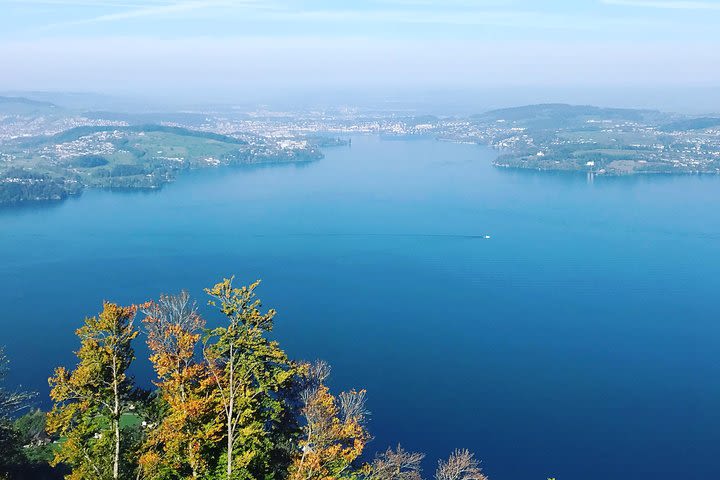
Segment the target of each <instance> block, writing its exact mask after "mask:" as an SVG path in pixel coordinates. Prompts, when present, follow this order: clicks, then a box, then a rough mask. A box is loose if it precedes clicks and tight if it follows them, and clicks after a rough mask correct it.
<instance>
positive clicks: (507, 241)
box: [0, 137, 720, 480]
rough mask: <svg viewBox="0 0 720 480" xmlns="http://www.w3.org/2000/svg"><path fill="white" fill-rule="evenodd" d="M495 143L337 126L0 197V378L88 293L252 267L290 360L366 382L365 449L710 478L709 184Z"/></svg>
mask: <svg viewBox="0 0 720 480" xmlns="http://www.w3.org/2000/svg"><path fill="white" fill-rule="evenodd" d="M494 155H495V153H494V152H493V151H491V150H488V149H485V148H482V147H477V146H472V145H456V144H450V143H442V142H436V141H415V142H406V141H394V142H390V141H381V140H379V139H377V138H374V137H358V138H355V139H354V140H353V144H352V147H350V148H337V149H329V150H327V157H326V158H325V159H324V160H322V161H319V162H316V163H313V164H310V165H305V166H300V167H295V166H282V167H265V168H252V169H239V170H223V171H201V172H195V173H192V174H189V175H187V176H184V177H182V178H181V179H180V180H179V181H178V182H177V183H175V184H173V185H170V186H168V187H167V188H165V189H163V190H162V191H160V192H153V193H130V194H127V193H111V192H102V191H89V192H86V193H85V194H84V195H83V196H82V197H81V198H78V199H72V200H70V201H67V202H65V203H62V204H60V205H55V206H49V207H37V208H20V209H6V210H2V211H0V304H2V306H3V310H2V315H1V316H0V322H1V324H2V327H3V328H2V332H3V333H2V334H0V335H1V336H0V344H6V345H7V351H8V353H9V355H10V357H11V359H12V361H13V367H14V371H13V375H12V378H11V380H12V381H13V382H22V383H24V384H25V385H27V386H30V387H32V388H34V389H37V390H39V391H40V392H41V395H42V396H43V397H44V396H46V394H47V383H46V380H45V379H46V378H47V377H48V376H49V375H50V373H51V370H52V368H53V367H54V366H55V365H58V364H62V363H68V364H70V363H71V362H72V361H73V359H72V351H73V350H74V349H75V348H76V347H77V342H76V339H75V337H74V335H73V331H74V329H75V328H77V327H78V326H79V325H80V323H81V321H82V318H83V317H84V316H85V315H91V314H94V313H96V312H97V311H98V309H99V308H100V302H101V301H102V299H104V298H107V299H110V300H113V301H117V302H123V303H129V302H140V301H143V300H146V299H147V298H150V297H154V296H157V295H158V294H159V293H161V292H175V291H178V290H179V289H181V288H187V289H189V290H190V291H191V293H193V294H194V295H195V296H196V297H197V298H198V300H199V301H200V303H203V304H204V302H205V298H204V297H203V296H202V288H203V287H204V286H209V285H211V284H212V283H213V282H214V281H216V280H218V279H220V278H221V277H222V276H223V275H230V274H233V273H234V274H236V275H237V278H238V280H239V281H251V280H254V279H255V278H262V279H263V281H264V284H263V286H262V288H261V290H260V293H261V295H262V297H263V298H264V300H265V303H266V305H267V306H273V307H275V308H277V309H278V310H279V314H278V317H277V331H276V336H277V337H278V338H279V339H280V340H281V341H282V343H283V345H284V346H285V347H286V348H287V350H288V351H289V352H290V353H291V355H292V356H293V357H295V358H305V359H313V358H317V357H320V358H324V359H326V360H328V361H329V362H330V363H331V364H332V365H333V366H334V377H333V378H334V380H333V386H334V387H336V388H351V387H355V388H366V389H367V390H368V396H369V408H370V409H371V410H372V419H371V425H370V427H371V429H372V432H373V434H374V436H375V439H374V440H373V442H372V443H371V449H372V450H383V449H385V448H386V447H387V446H389V445H394V444H396V443H397V442H402V444H403V445H404V446H405V447H406V448H407V449H412V450H419V451H424V452H427V454H428V462H427V465H428V469H430V468H432V467H433V466H434V464H435V462H436V460H437V458H439V457H441V456H443V457H444V456H446V455H447V454H449V453H450V451H451V450H452V449H454V448H457V447H467V448H470V449H472V450H473V451H475V452H476V453H477V454H478V456H479V457H480V458H482V459H483V462H484V466H485V470H486V471H487V473H488V474H489V475H491V478H493V479H497V480H525V479H527V480H530V479H545V478H547V477H553V476H554V477H557V478H558V479H559V480H566V479H567V480H580V479H582V480H594V479H598V480H599V479H603V480H606V479H608V478H618V479H646V478H657V477H661V476H662V478H682V479H683V480H693V479H697V480H706V479H709V478H716V477H717V476H718V475H720V463H719V462H717V460H716V457H717V454H718V445H720V413H718V412H719V411H720V410H719V409H718V408H717V407H718V405H719V404H720V302H718V291H719V287H720V178H717V177H696V176H685V177H665V176H655V177H633V178H597V179H596V180H595V182H594V184H591V185H590V184H588V183H587V181H586V178H585V177H584V176H582V175H555V174H549V173H539V172H512V171H505V170H497V169H494V168H493V167H492V166H491V165H490V161H491V160H492V158H493V156H494ZM486 234H487V235H491V237H492V238H490V239H484V238H482V236H484V235H486ZM138 353H139V355H138V356H139V357H141V359H140V361H139V362H138V365H137V369H136V371H137V373H138V374H139V375H145V373H146V372H147V370H148V367H147V364H146V363H145V361H144V359H143V357H144V352H143V350H142V346H141V345H139V346H138ZM426 473H427V474H428V476H431V472H429V471H428V472H426Z"/></svg>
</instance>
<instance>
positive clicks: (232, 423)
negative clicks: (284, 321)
mask: <svg viewBox="0 0 720 480" xmlns="http://www.w3.org/2000/svg"><path fill="white" fill-rule="evenodd" d="M259 283H260V282H255V283H253V284H252V285H249V286H243V287H240V288H236V287H233V285H232V278H230V279H225V280H223V281H222V282H220V283H218V284H217V285H215V286H214V287H212V288H210V289H207V290H206V292H207V293H208V294H209V295H210V296H211V297H212V300H211V301H210V304H211V305H214V306H215V307H217V308H218V309H219V310H220V311H221V312H222V314H223V315H224V316H225V319H226V321H227V324H226V325H223V326H221V327H218V328H214V329H212V330H209V331H208V332H207V334H206V335H205V337H204V340H203V343H204V347H203V355H204V358H205V360H206V363H207V368H208V370H209V372H210V375H211V378H212V381H213V390H214V395H215V398H216V400H217V402H218V405H219V412H220V415H221V418H222V422H223V429H224V440H225V448H224V450H225V452H224V455H223V456H224V476H225V477H226V478H227V479H228V480H229V479H253V480H254V479H265V478H281V477H282V476H283V474H284V472H285V471H286V469H287V465H286V464H285V458H286V457H287V454H286V452H283V451H282V449H283V447H284V446H285V445H288V444H289V443H290V440H291V439H290V438H289V437H290V436H291V435H292V430H293V428H292V425H288V422H291V417H290V416H289V415H288V412H289V411H290V410H291V405H289V402H288V396H287V395H286V393H287V392H288V391H290V390H291V389H292V386H293V384H294V381H295V378H296V377H297V373H298V371H299V370H298V367H297V365H295V364H294V363H293V362H291V361H290V360H289V359H288V357H287V355H286V354H285V352H284V351H283V350H282V349H281V348H280V346H279V345H278V343H277V342H275V341H271V340H270V339H268V337H267V334H268V333H269V332H271V331H272V329H273V318H274V317H275V310H268V311H266V312H262V311H261V310H260V309H261V307H262V305H261V302H260V300H258V299H257V297H256V295H255V289H256V288H257V287H258V285H259Z"/></svg>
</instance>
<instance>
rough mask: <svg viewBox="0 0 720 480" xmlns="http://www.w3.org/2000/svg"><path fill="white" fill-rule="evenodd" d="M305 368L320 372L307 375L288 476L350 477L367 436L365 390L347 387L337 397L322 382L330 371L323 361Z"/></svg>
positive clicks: (312, 479)
mask: <svg viewBox="0 0 720 480" xmlns="http://www.w3.org/2000/svg"><path fill="white" fill-rule="evenodd" d="M305 371H308V372H310V373H311V374H313V373H314V374H316V375H318V373H317V372H322V373H320V374H319V376H318V377H317V378H315V379H313V378H309V379H308V382H309V385H308V387H307V389H306V390H305V392H303V395H302V398H303V401H304V407H303V409H302V415H303V416H304V417H305V425H304V426H303V435H302V438H301V440H300V449H301V453H299V454H297V455H296V457H295V459H294V460H293V464H292V466H291V468H290V479H291V480H323V479H338V478H351V477H352V476H353V475H355V474H356V473H357V471H356V468H355V466H354V463H355V462H356V461H357V459H358V458H359V457H360V455H362V452H363V450H364V449H365V445H366V444H367V442H368V440H369V439H370V435H369V434H368V432H367V430H366V429H365V426H364V425H363V422H364V419H365V408H364V401H365V392H364V391H360V392H356V391H350V392H346V393H344V394H341V395H340V397H339V398H336V397H334V396H333V395H332V394H331V393H330V390H329V389H328V388H327V386H325V385H324V384H323V383H322V382H323V381H324V379H325V378H326V377H327V373H328V372H329V369H328V368H327V366H326V365H324V364H321V365H320V364H319V365H318V366H309V367H306V369H305Z"/></svg>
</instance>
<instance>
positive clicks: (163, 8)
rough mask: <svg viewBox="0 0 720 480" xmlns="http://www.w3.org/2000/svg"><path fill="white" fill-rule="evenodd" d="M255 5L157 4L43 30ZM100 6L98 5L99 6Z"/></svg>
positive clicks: (209, 0) (211, 1) (204, 0)
mask: <svg viewBox="0 0 720 480" xmlns="http://www.w3.org/2000/svg"><path fill="white" fill-rule="evenodd" d="M252 3H255V2H254V0H244V1H240V0H236V1H233V2H230V1H215V0H197V1H187V2H174V3H169V4H155V5H153V6H150V7H148V6H144V7H140V8H134V9H132V10H126V11H123V12H117V13H109V14H105V15H98V16H95V17H91V18H85V19H80V20H72V21H68V22H61V23H55V24H51V25H47V26H46V27H44V28H43V29H42V30H48V29H56V28H62V27H72V26H78V25H91V24H96V23H106V22H119V21H123V20H132V19H137V18H147V17H158V16H164V15H171V14H176V13H185V12H190V11H194V10H204V9H209V8H213V7H227V6H239V5H248V4H252ZM99 5H100V4H99V3H98V6H99Z"/></svg>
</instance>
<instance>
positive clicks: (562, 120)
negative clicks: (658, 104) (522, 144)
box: [473, 103, 669, 129]
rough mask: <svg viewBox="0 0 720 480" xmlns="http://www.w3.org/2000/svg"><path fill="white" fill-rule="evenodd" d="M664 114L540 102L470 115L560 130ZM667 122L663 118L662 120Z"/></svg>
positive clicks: (635, 120) (652, 111)
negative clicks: (567, 127) (594, 122)
mask: <svg viewBox="0 0 720 480" xmlns="http://www.w3.org/2000/svg"><path fill="white" fill-rule="evenodd" d="M666 117H667V115H666V114H663V113H661V112H659V111H656V110H634V109H629V108H603V107H595V106H592V105H568V104H564V103H544V104H538V105H525V106H522V107H511V108H502V109H498V110H491V111H489V112H485V113H482V114H479V115H474V116H473V119H474V120H477V121H491V122H497V121H499V120H504V121H507V122H515V123H519V124H522V125H523V126H526V127H532V128H543V129H546V128H561V127H564V126H569V125H572V126H574V125H577V124H580V123H585V122H586V121H587V120H600V121H601V120H626V121H634V122H642V121H653V122H657V121H659V120H661V119H664V118H666ZM667 120H669V119H666V121H667Z"/></svg>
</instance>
